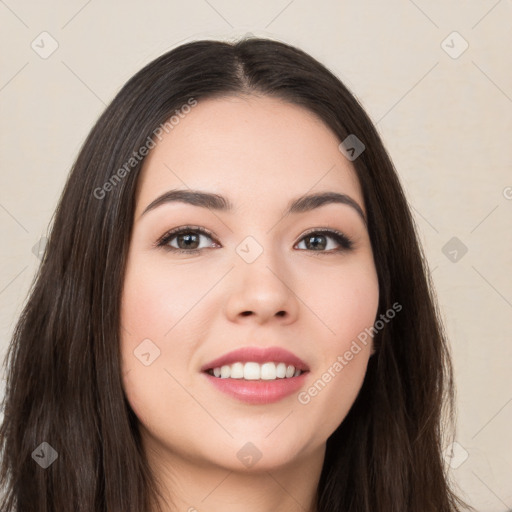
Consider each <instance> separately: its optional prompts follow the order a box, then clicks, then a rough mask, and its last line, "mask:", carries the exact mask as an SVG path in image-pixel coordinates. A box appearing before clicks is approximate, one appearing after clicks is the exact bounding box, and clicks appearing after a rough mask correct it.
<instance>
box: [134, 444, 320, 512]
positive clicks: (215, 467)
mask: <svg viewBox="0 0 512 512" xmlns="http://www.w3.org/2000/svg"><path fill="white" fill-rule="evenodd" d="M143 438H144V436H143ZM143 442H144V445H145V447H144V448H145V452H146V454H147V457H148V462H149V464H150V467H151V470H152V472H153V474H154V476H155V477H156V480H157V486H158V488H159V490H160V492H161V494H162V499H161V501H160V503H159V505H160V507H161V510H162V512H178V511H180V512H181V511H183V512H185V511H186V512H203V511H207V510H210V511H211V510H222V512H239V511H240V510H241V509H242V510H244V512H261V510H272V511H274V512H291V511H294V512H295V511H297V512H317V508H316V498H317V488H318V482H319V479H320V474H321V471H322V465H323V460H324V457H325V444H324V445H322V446H320V447H319V448H317V449H316V450H314V451H312V452H310V453H308V454H307V455H304V456H302V457H298V458H295V459H294V460H292V461H289V462H288V463H286V464H283V465H281V466H279V467H264V465H263V464H261V465H259V464H255V465H254V466H253V467H252V468H247V469H246V468H243V465H242V464H240V463H238V464H237V465H235V466H223V465H220V464H216V463H215V462H214V461H209V460H204V459H201V460H199V459H194V458H193V457H188V456H187V457H185V456H184V455H183V454H180V453H176V452H174V451H172V452H171V451H170V450H169V449H166V448H164V447H162V446H161V445H160V444H158V443H157V442H156V440H154V439H151V438H145V439H144V441H143ZM237 462H239V461H237ZM258 466H260V467H259V469H258Z"/></svg>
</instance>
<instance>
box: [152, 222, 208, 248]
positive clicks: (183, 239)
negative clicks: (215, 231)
mask: <svg viewBox="0 0 512 512" xmlns="http://www.w3.org/2000/svg"><path fill="white" fill-rule="evenodd" d="M202 238H203V239H209V240H212V235H211V234H210V233H209V232H208V231H206V230H205V229H203V228H192V227H182V228H178V229H174V230H171V231H169V232H167V233H166V234H165V235H164V236H163V237H162V238H161V239H160V240H159V241H158V242H157V245H158V246H159V247H164V248H165V249H167V250H169V251H177V252H182V253H194V252H199V251H201V250H202V249H206V248H209V247H214V246H215V244H214V243H210V244H207V243H206V244H205V245H203V247H200V244H201V239H202Z"/></svg>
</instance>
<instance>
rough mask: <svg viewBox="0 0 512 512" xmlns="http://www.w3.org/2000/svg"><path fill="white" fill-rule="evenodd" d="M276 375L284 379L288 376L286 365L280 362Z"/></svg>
mask: <svg viewBox="0 0 512 512" xmlns="http://www.w3.org/2000/svg"><path fill="white" fill-rule="evenodd" d="M276 375H277V378H278V379H284V378H285V377H286V365H285V364H284V363H279V364H278V365H277V367H276Z"/></svg>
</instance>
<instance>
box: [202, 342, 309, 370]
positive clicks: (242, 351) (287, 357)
mask: <svg viewBox="0 0 512 512" xmlns="http://www.w3.org/2000/svg"><path fill="white" fill-rule="evenodd" d="M272 361H273V362H276V363H285V364H287V365H293V366H295V369H296V370H301V371H303V372H305V371H308V370H309V367H308V365H307V364H306V363H305V362H304V361H303V360H302V359H301V358H300V357H298V356H296V355H295V354H293V353H292V352H290V351H288V350H286V349H284V348H281V347H268V348H261V347H244V348H239V349H237V350H233V351H232V352H228V353H227V354H224V355H222V356H220V357H218V358H217V359H214V360H213V361H210V362H209V363H206V364H204V365H203V366H201V371H202V372H204V371H207V370H211V369H213V368H219V367H221V366H223V365H230V364H233V363H238V362H241V363H249V362H254V363H260V364H263V363H269V362H272Z"/></svg>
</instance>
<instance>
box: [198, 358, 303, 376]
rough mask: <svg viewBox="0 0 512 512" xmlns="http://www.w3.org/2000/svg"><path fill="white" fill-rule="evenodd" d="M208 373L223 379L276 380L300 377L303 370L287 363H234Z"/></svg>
mask: <svg viewBox="0 0 512 512" xmlns="http://www.w3.org/2000/svg"><path fill="white" fill-rule="evenodd" d="M208 373H210V375H213V376H215V377H220V378H221V379H245V380H276V379H284V378H287V379H289V378H291V377H298V376H299V375H301V374H302V373H303V372H302V371H301V370H299V369H295V366H293V365H291V364H289V365H288V366H287V365H286V363H273V362H269V363H263V364H259V363H254V362H249V363H245V364H244V363H233V364H232V365H223V366H220V367H217V368H213V369H212V370H209V371H208Z"/></svg>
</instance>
